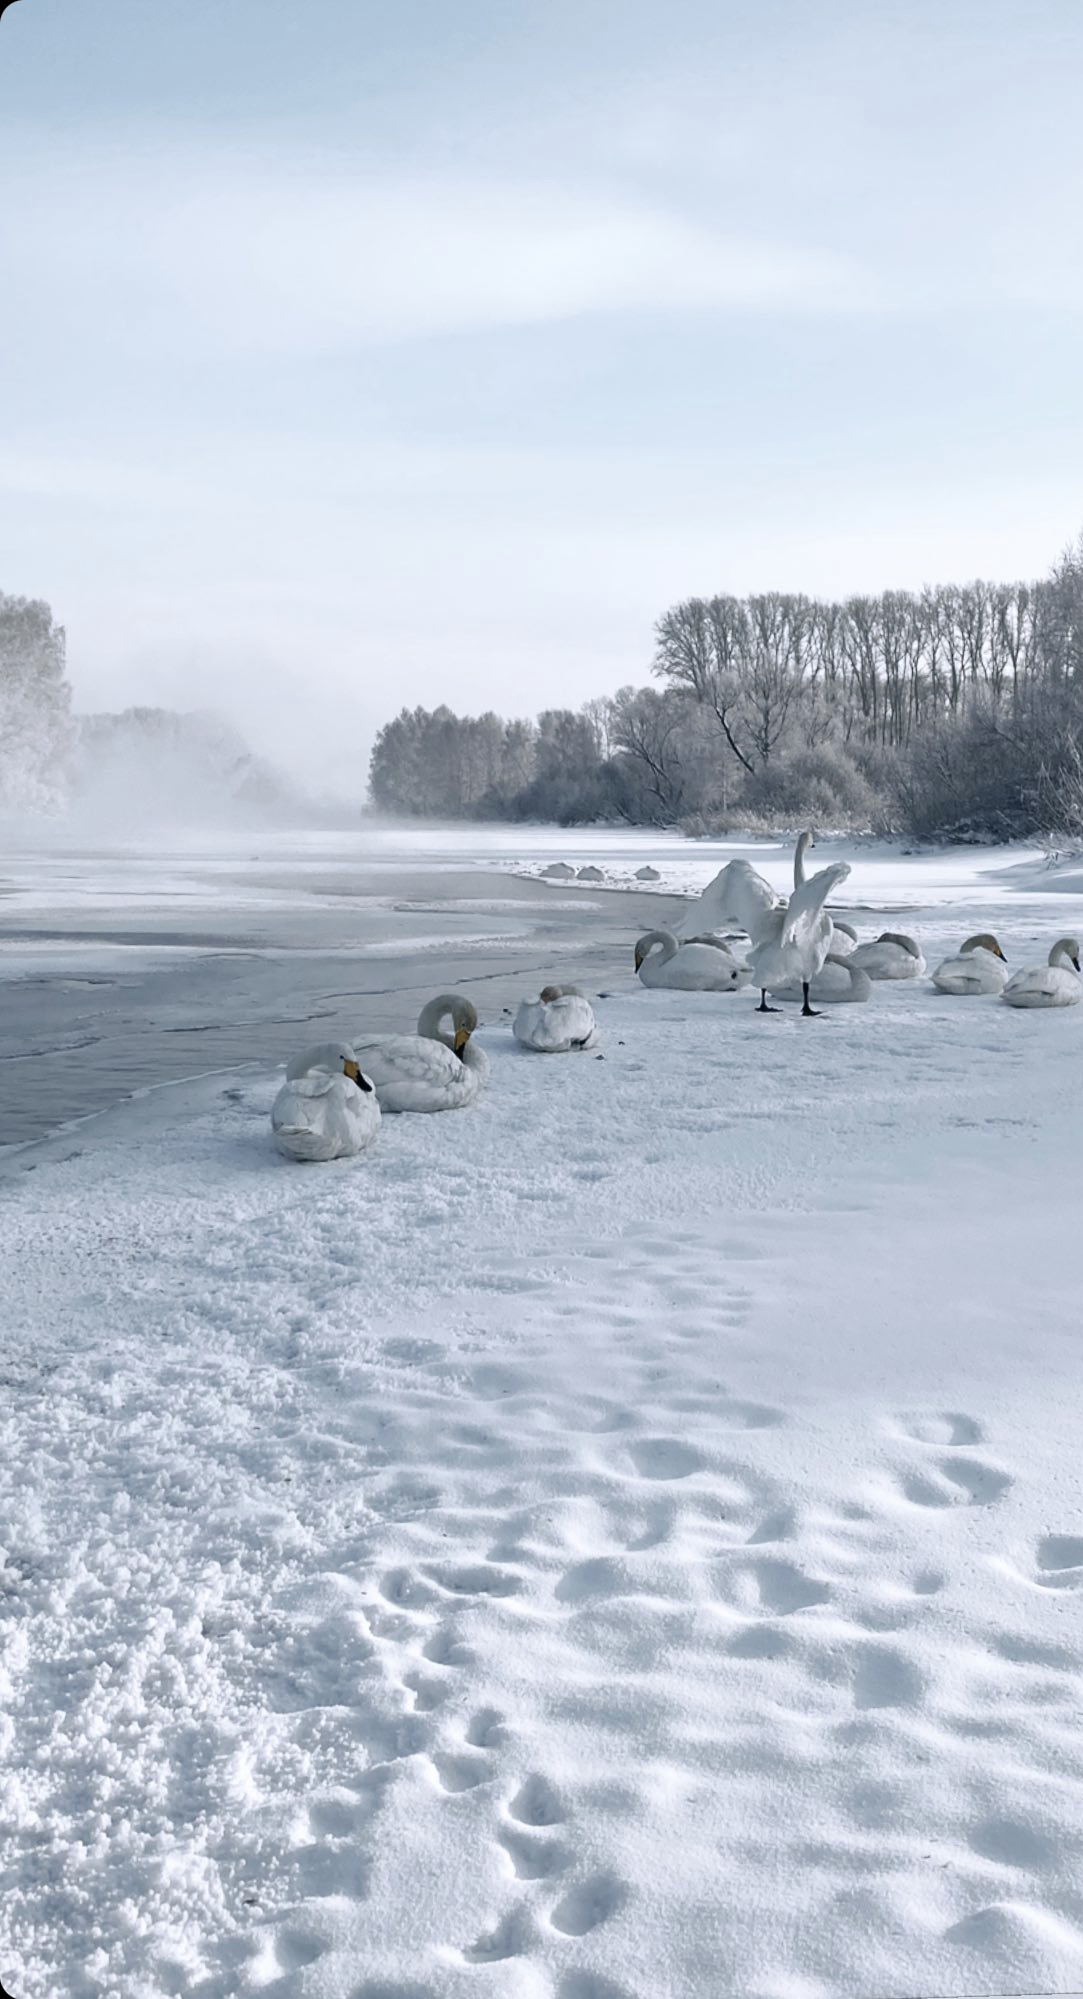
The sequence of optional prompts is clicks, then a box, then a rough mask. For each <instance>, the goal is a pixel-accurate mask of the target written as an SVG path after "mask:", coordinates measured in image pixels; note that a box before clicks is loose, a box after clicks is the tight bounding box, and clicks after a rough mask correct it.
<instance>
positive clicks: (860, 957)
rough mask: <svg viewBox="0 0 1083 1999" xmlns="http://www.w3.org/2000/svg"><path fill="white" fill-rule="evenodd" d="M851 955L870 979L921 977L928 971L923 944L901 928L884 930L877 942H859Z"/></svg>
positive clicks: (852, 962)
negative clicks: (907, 935) (905, 934)
mask: <svg viewBox="0 0 1083 1999" xmlns="http://www.w3.org/2000/svg"><path fill="white" fill-rule="evenodd" d="M849 956H850V962H851V964H853V965H855V966H858V967H860V969H861V971H863V972H867V973H868V975H869V977H870V979H920V978H921V976H922V973H923V972H924V971H925V959H924V957H923V956H922V951H921V946H920V944H917V943H915V941H914V939H913V938H912V937H905V936H904V935H903V933H902V931H901V930H881V932H880V935H879V937H878V938H877V939H876V942H875V943H874V944H859V945H858V946H857V948H856V950H854V951H852V952H851V953H850V954H849Z"/></svg>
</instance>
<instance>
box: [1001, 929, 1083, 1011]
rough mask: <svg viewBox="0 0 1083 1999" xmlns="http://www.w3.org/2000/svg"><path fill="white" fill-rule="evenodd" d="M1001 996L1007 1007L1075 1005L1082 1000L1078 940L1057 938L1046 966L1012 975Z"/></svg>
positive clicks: (1082, 983) (1082, 991)
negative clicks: (1057, 940)
mask: <svg viewBox="0 0 1083 1999" xmlns="http://www.w3.org/2000/svg"><path fill="white" fill-rule="evenodd" d="M1000 997H1001V999H1002V1000H1006V1001H1007V1003H1008V1005H1009V1006H1078V1005H1079V1002H1080V1000H1081V999H1083V979H1081V978H1080V976H1079V940H1078V938H1075V937H1062V938H1060V940H1059V942H1057V943H1056V944H1054V946H1053V949H1052V950H1051V951H1050V953H1049V962H1048V964H1045V965H1028V966H1026V968H1025V969H1024V970H1023V971H1021V972H1013V974H1012V976H1011V978H1010V979H1009V980H1008V983H1007V985H1006V986H1005V988H1004V990H1003V992H1002V993H1001V995H1000Z"/></svg>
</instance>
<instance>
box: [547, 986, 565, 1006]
mask: <svg viewBox="0 0 1083 1999" xmlns="http://www.w3.org/2000/svg"><path fill="white" fill-rule="evenodd" d="M564 993H565V988H564V987H563V986H543V987H542V989H541V1003H542V1005H543V1006H552V1004H553V1001H554V1000H558V999H563V998H564Z"/></svg>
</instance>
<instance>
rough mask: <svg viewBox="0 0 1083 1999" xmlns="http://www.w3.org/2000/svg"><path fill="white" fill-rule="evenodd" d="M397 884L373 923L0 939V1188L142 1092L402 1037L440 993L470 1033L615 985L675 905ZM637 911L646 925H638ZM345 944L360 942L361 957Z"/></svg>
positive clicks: (133, 921)
mask: <svg viewBox="0 0 1083 1999" xmlns="http://www.w3.org/2000/svg"><path fill="white" fill-rule="evenodd" d="M409 882H410V886H411V888H412V891H413V892H412V894H411V895H410V897H409V899H408V901H407V900H406V899H405V898H402V900H400V901H399V902H398V903H396V902H395V901H394V900H392V901H391V902H390V904H389V903H388V901H387V899H386V898H385V897H384V896H381V897H380V898H379V904H380V906H379V907H378V908H373V907H372V904H371V901H366V900H365V899H364V897H363V896H361V895H359V894H358V891H357V888H356V887H355V889H354V892H353V894H352V896H351V895H350V892H349V891H348V890H345V889H343V888H340V889H339V892H338V893H337V894H336V896H335V897H334V904H333V906H332V907H330V908H328V907H325V906H321V905H319V904H316V903H314V902H313V901H312V899H311V898H303V899H301V901H300V903H299V904H298V905H297V906H293V907H286V906H283V905H281V904H279V905H277V906H276V905H274V904H271V905H266V906H264V907H263V908H261V909H260V910H258V911H254V910H252V909H251V908H245V909H243V910H240V909H234V910H232V911H231V910H230V909H229V908H227V907H225V906H223V908H222V910H221V911H220V912H219V913H218V914H217V915H216V916H215V917H214V919H213V922H212V923H210V924H208V922H198V923H191V922H188V923H182V922H178V924H177V925H176V927H175V928H174V929H172V930H163V925H162V919H161V915H160V913H158V914H155V915H154V916H153V918H152V919H151V921H152V923H153V928H152V929H149V930H148V928H146V927H144V926H145V924H146V921H147V919H146V916H145V914H143V915H142V916H141V915H139V914H138V913H137V914H135V915H134V916H132V917H129V918H128V919H127V921H126V922H125V923H124V924H123V926H121V925H118V924H117V923H116V922H115V921H110V922H108V924H106V923H105V922H104V921H103V924H102V927H101V928H100V929H94V928H88V927H87V923H86V919H85V917H84V916H81V915H80V913H79V912H77V911H72V912H71V913H70V914H69V913H68V912H64V915H67V917H68V920H67V921H66V922H65V921H64V915H61V916H59V917H58V919H57V920H56V921H54V923H52V924H51V925H49V926H48V927H46V926H45V925H42V924H40V923H37V924H35V925H34V927H33V928H30V927H29V926H25V927H24V926H22V925H17V924H12V923H11V922H10V921H9V922H6V923H4V924H2V925H0V965H3V963H4V958H5V957H7V956H10V957H12V958H14V959H16V960H19V959H20V958H21V959H22V964H23V969H22V971H21V973H20V975H18V976H16V977H14V978H11V977H9V978H6V979H5V980H4V982H3V984H2V985H0V1077H2V1090H3V1102H4V1127H3V1132H2V1135H0V1171H4V1170H5V1169H6V1170H7V1171H9V1172H10V1171H11V1170H12V1169H14V1170H16V1171H25V1170H27V1164H28V1155H29V1154H31V1153H33V1154H34V1156H35V1159H36V1157H37V1156H38V1155H39V1152H40V1148H41V1146H42V1145H45V1144H48V1143H49V1142H50V1141H54V1140H55V1141H57V1142H59V1143H66V1142H68V1141H69V1139H70V1136H71V1134H72V1133H73V1132H75V1131H77V1130H79V1129H81V1128H82V1127H83V1126H84V1125H85V1124H86V1122H87V1121H88V1120H89V1119H91V1118H96V1117H100V1116H102V1115H106V1114H108V1113H110V1112H112V1111H114V1110H116V1109H118V1108H119V1107H121V1106H124V1105H126V1104H130V1103H131V1102H132V1101H133V1100H136V1099H138V1098H139V1097H141V1096H142V1095H144V1094H145V1093H148V1092H152V1093H154V1094H155V1095H157V1093H158V1091H159V1090H160V1089H162V1088H172V1087H176V1086H177V1085H180V1084H184V1083H196V1082H198V1081H199V1079H200V1078H202V1077H205V1076H208V1075H228V1074H232V1073H234V1072H239V1071H241V1070H251V1069H252V1068H259V1067H266V1068H267V1069H269V1070H273V1069H275V1068H277V1067H279V1066H280V1065H281V1064H282V1063H284V1062H285V1061H286V1060H287V1059H288V1057H289V1055H290V1054H291V1053H293V1052H296V1050H297V1048H298V1047H302V1046H304V1045H305V1044H306V1041H315V1040H320V1039H324V1040H331V1039H334V1040H337V1039H349V1038H350V1035H351V1034H353V1033H357V1032H358V1031H359V1026H360V1025H362V1024H363V1026H364V1028H365V1030H366V1031H369V1032H380V1031H386V1032H389V1033H390V1032H395V1031H409V1030H410V1028H411V1027H412V1025H413V1022H414V1020H415V1019H416V1016H417V1013H418V1011H419V1010H420V1007H421V1005H422V1004H423V1002H424V1000H425V999H426V998H429V997H431V995H432V994H433V993H434V992H437V991H439V990H440V989H441V987H451V988H452V989H462V988H466V989H473V990H475V991H477V989H478V988H481V989H483V990H482V991H478V992H477V997H478V1001H479V1005H480V1010H481V1013H482V1018H483V1024H484V1025H487V1026H493V1025H498V1024H499V1023H500V1022H501V1020H502V1018H503V1013H504V1012H506V1011H508V1010H509V1009H510V1008H511V1007H512V1006H514V1005H515V1004H517V1003H518V1001H519V999H521V998H522V996H523V993H524V992H525V991H528V990H530V989H531V988H532V987H533V988H540V986H541V985H543V984H544V983H545V982H546V980H547V979H548V978H551V977H553V975H554V971H555V970H557V969H559V968H560V965H561V962H562V961H563V962H564V963H565V966H566V965H567V961H568V960H569V959H570V960H572V961H573V967H572V969H573V972H574V976H575V977H576V978H578V979H583V980H585V981H586V982H587V983H589V984H594V985H597V984H598V983H599V982H601V983H604V984H607V985H611V986H617V987H619V985H620V982H621V979H622V977H626V978H627V980H628V982H629V983H630V981H631V979H632V977H633V970H632V943H633V941H634V936H635V934H637V933H636V924H637V922H640V920H641V919H642V924H641V927H643V928H646V927H649V922H653V921H654V920H655V917H656V915H657V913H658V905H659V903H660V902H661V903H663V904H665V903H666V902H667V901H668V903H669V906H670V908H672V907H673V906H674V905H675V903H676V901H677V899H676V898H675V897H668V898H667V897H664V896H662V897H660V896H659V895H657V894H652V895H651V896H650V897H649V898H648V897H647V896H646V895H636V894H635V893H632V892H629V891H627V890H619V891H617V894H616V897H614V896H609V897H607V898H606V902H605V905H604V906H599V904H598V903H597V902H594V903H592V901H591V899H590V898H589V897H586V896H584V898H583V901H582V904H581V905H579V906H573V907H571V908H569V907H568V903H567V899H564V900H563V906H561V894H560V892H561V890H562V889H563V887H564V886H565V885H564V884H562V883H561V884H553V885H552V886H551V885H550V884H548V883H545V884H537V885H536V889H535V891H534V892H533V893H531V894H528V895H523V894H521V893H519V891H522V890H523V888H524V887H526V886H527V884H528V882H529V878H526V879H524V878H523V877H520V876H518V875H513V874H511V873H510V872H507V871H505V870H493V871H492V872H489V871H482V870H480V869H479V870H474V871H470V872H469V873H467V872H465V871H463V872H460V871H458V870H456V871H454V872H445V873H438V872H433V873H430V872H429V871H427V870H418V871H414V872H412V873H411V874H410V876H409ZM591 886H592V887H595V886H597V884H591ZM467 890H470V891H472V893H469V894H467V893H465V891H467ZM553 890H555V891H556V893H555V894H554V893H553ZM509 891H516V893H509ZM577 901H578V899H577ZM648 901H649V903H650V905H651V908H650V911H649V912H647V913H646V914H645V913H644V911H643V910H642V909H637V905H639V904H642V903H646V902H648ZM463 904H466V905H467V907H465V908H464V907H463ZM114 913H115V912H114ZM35 914H36V912H35ZM590 916H593V918H594V926H593V929H591V928H590V927H588V924H587V923H586V922H585V920H584V919H586V918H588V917H590ZM427 920H430V921H431V923H432V925H433V927H434V934H433V935H431V936H428V937H427V936H426V935H425V934H424V926H425V924H426V921H427ZM238 922H243V923H245V926H246V928H247V930H248V934H247V935H240V936H239V935H238V934H237V931H236V929H235V928H234V925H235V924H238ZM482 926H487V927H482ZM355 928H357V929H362V930H365V931H367V932H368V934H367V935H366V936H364V937H363V939H362V941H356V940H355V939H354V938H353V937H352V936H351V931H352V930H354V929H355ZM419 929H420V933H421V934H419ZM231 931H232V933H233V934H232V936H231V934H230V933H231ZM396 932H397V933H398V934H397V935H396ZM21 945H25V947H26V948H25V951H21V950H20V946H21ZM438 966H439V969H437V967H438ZM359 1016H360V1019H359ZM28 1018H29V1019H30V1021H31V1023H32V1024H31V1026H30V1028H29V1030H28V1028H27V1025H26V1023H27V1020H28ZM212 1050H213V1055H214V1056H215V1057H217V1058H218V1059H213V1060H211V1061H208V1059H207V1058H208V1055H210V1054H211V1053H212ZM9 1134H10V1135H9Z"/></svg>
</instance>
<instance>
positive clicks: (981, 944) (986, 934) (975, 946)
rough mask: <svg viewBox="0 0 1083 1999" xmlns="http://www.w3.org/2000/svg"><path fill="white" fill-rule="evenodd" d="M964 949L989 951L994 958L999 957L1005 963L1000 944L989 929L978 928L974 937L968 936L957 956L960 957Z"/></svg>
mask: <svg viewBox="0 0 1083 1999" xmlns="http://www.w3.org/2000/svg"><path fill="white" fill-rule="evenodd" d="M966 951H991V952H992V954H993V957H994V958H1001V959H1003V961H1004V963H1005V964H1007V959H1006V958H1005V957H1004V953H1003V951H1002V950H1001V948H1000V945H999V944H998V943H997V940H996V938H995V937H994V936H993V934H992V932H991V931H989V930H979V932H978V935H977V936H976V937H968V938H967V940H966V943H965V944H964V945H963V947H962V950H961V951H960V953H959V956H960V957H962V956H963V953H964V952H966Z"/></svg>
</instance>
